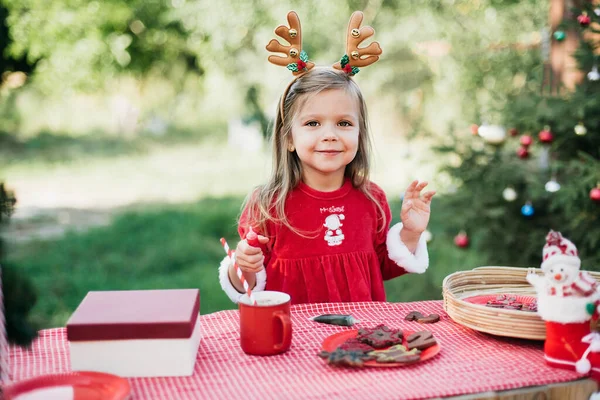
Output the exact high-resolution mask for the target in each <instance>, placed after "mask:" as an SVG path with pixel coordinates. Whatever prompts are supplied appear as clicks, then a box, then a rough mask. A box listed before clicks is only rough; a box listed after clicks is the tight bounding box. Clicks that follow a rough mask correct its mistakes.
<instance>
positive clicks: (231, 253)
mask: <svg viewBox="0 0 600 400" xmlns="http://www.w3.org/2000/svg"><path fill="white" fill-rule="evenodd" d="M221 244H222V245H223V248H224V249H225V253H227V255H228V256H229V259H230V260H231V262H232V263H233V267H234V268H235V273H236V274H237V276H238V278H240V282H242V285H243V286H244V290H245V291H246V293H247V294H248V298H250V302H251V303H252V304H254V305H256V300H255V299H254V296H253V295H252V289H250V286H249V285H248V281H246V278H244V274H242V270H241V269H240V267H239V266H238V264H237V261H236V259H235V252H234V251H233V250H231V249H230V248H229V245H228V244H227V241H225V238H221Z"/></svg>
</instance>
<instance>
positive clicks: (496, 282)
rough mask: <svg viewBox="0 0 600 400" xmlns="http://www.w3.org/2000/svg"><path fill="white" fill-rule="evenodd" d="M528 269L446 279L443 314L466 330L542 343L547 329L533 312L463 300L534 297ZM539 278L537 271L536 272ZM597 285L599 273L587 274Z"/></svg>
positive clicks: (482, 270)
mask: <svg viewBox="0 0 600 400" xmlns="http://www.w3.org/2000/svg"><path fill="white" fill-rule="evenodd" d="M527 271H528V269H527V268H516V267H479V268H475V269H473V270H470V271H459V272H455V273H453V274H450V275H448V276H447V277H446V278H445V279H444V282H443V285H442V286H443V296H444V310H445V311H446V312H447V313H448V315H449V316H450V318H452V319H453V320H454V321H456V322H458V323H459V324H461V325H464V326H466V327H468V328H471V329H475V330H477V331H481V332H486V333H490V334H493V335H498V336H507V337H515V338H521V339H532V340H544V339H545V338H546V325H545V324H544V321H543V320H542V319H541V318H540V317H539V315H537V313H535V312H528V311H518V310H507V309H503V308H492V307H487V306H485V305H482V304H473V303H470V302H468V301H464V300H463V299H465V298H467V297H473V296H478V295H491V294H515V295H526V296H532V297H536V293H535V289H534V288H533V286H531V285H530V284H529V282H527V279H526V276H527ZM535 271H536V273H537V274H539V275H542V272H541V271H540V269H536V270H535ZM588 273H589V274H590V275H592V276H593V277H594V278H595V279H596V280H597V281H600V273H598V272H591V271H588Z"/></svg>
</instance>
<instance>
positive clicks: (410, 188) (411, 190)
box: [404, 180, 419, 199]
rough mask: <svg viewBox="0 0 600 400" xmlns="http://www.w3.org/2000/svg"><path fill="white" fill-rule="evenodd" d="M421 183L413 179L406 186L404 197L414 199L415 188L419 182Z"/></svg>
mask: <svg viewBox="0 0 600 400" xmlns="http://www.w3.org/2000/svg"><path fill="white" fill-rule="evenodd" d="M418 183H419V181H416V180H415V181H412V182H411V183H410V185H408V187H407V188H406V191H405V192H404V198H405V199H412V198H413V197H414V196H415V188H416V187H417V184H418Z"/></svg>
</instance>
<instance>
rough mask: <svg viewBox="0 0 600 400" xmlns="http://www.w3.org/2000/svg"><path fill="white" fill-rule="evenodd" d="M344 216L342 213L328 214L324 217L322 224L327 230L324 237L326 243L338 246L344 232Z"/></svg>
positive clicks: (342, 239)
mask: <svg viewBox="0 0 600 400" xmlns="http://www.w3.org/2000/svg"><path fill="white" fill-rule="evenodd" d="M344 218H345V217H344V214H330V215H328V216H327V218H325V223H324V224H323V226H324V227H325V228H327V230H326V232H325V237H324V239H325V241H326V242H327V244H328V245H330V246H339V245H340V244H342V242H343V241H344V233H343V232H342V225H343V224H342V221H343V220H344Z"/></svg>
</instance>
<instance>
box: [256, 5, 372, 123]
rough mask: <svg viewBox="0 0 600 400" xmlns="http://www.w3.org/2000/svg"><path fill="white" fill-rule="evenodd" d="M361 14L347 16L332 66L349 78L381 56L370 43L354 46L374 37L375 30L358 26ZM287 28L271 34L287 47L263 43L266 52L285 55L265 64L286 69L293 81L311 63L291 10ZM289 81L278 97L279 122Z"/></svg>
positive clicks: (297, 19) (298, 19) (273, 42)
mask: <svg viewBox="0 0 600 400" xmlns="http://www.w3.org/2000/svg"><path fill="white" fill-rule="evenodd" d="M363 17H364V15H363V13H362V12H361V11H355V12H354V13H352V16H350V22H349V23H348V32H347V34H346V54H344V56H343V57H342V58H341V60H340V61H339V62H337V63H335V64H333V68H335V69H339V70H342V71H344V72H345V73H347V74H348V75H349V76H353V75H356V74H358V72H359V71H360V69H359V68H361V67H366V66H367V65H371V64H373V63H374V62H376V61H377V60H379V55H380V54H381V53H382V50H381V47H380V46H379V43H378V42H373V43H371V44H370V45H368V46H367V47H363V48H359V47H358V45H359V44H361V43H362V42H363V41H364V40H366V39H368V38H370V37H371V36H373V34H375V30H374V29H373V28H372V27H370V26H363V27H362V28H361V27H360V24H361V23H362V20H363ZM287 20H288V24H289V26H285V25H279V26H278V27H277V28H276V29H275V34H276V35H277V36H279V37H281V38H282V39H285V40H286V41H287V42H288V43H289V46H285V45H282V44H281V43H279V41H278V40H277V39H271V41H270V42H269V44H267V50H269V51H270V52H273V53H283V54H285V56H283V57H282V56H276V55H270V56H269V61H270V62H271V63H273V64H275V65H280V66H284V67H287V69H289V70H290V71H292V74H293V75H294V76H295V78H297V77H299V76H301V75H303V74H305V73H307V72H308V71H310V70H311V69H312V68H313V67H314V66H315V64H314V63H312V62H310V61H308V54H306V52H305V51H304V50H302V30H301V28H300V18H298V14H296V12H295V11H290V12H289V13H288V14H287ZM294 81H295V79H293V80H292V81H291V82H290V83H289V84H288V86H287V88H286V89H285V92H284V93H283V96H282V97H281V104H280V112H281V117H282V119H283V105H284V102H285V98H286V96H287V93H288V90H289V88H290V87H291V86H292V84H293V83H294Z"/></svg>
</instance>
